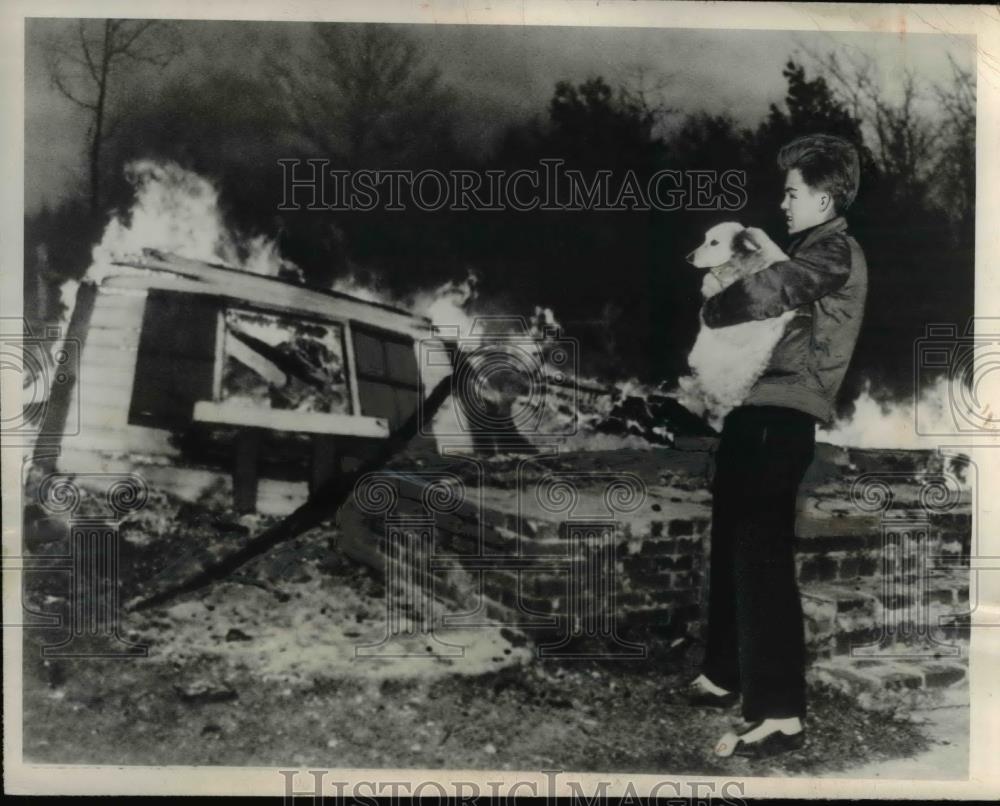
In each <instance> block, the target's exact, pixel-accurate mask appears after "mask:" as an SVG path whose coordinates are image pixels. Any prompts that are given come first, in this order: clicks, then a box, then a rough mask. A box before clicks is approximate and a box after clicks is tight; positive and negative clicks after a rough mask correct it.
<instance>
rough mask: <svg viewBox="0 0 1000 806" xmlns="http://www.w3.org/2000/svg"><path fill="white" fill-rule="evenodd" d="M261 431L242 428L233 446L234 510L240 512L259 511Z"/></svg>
mask: <svg viewBox="0 0 1000 806" xmlns="http://www.w3.org/2000/svg"><path fill="white" fill-rule="evenodd" d="M260 442H261V430H260V429H259V428H241V429H240V430H239V433H238V434H237V435H236V440H235V444H234V446H233V448H234V450H233V508H234V509H235V510H236V511H237V512H239V513H244V512H253V511H255V510H256V509H257V460H258V457H259V456H260Z"/></svg>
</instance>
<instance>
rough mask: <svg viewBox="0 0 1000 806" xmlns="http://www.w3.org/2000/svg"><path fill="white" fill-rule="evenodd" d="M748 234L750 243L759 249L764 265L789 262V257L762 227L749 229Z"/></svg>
mask: <svg viewBox="0 0 1000 806" xmlns="http://www.w3.org/2000/svg"><path fill="white" fill-rule="evenodd" d="M746 232H747V235H748V236H749V238H750V241H751V242H752V243H753V244H754V245H755V246H756V247H757V249H758V253H759V255H760V258H761V260H762V261H763V263H764V265H769V264H771V263H777V262H778V261H779V260H788V255H786V254H785V253H784V252H783V251H782V250H781V247H780V246H778V245H777V244H776V243H775V242H774V241H772V240H771V237H770V236H769V235H768V234H767V233H766V232H764V230H762V229H761V228H760V227H747V229H746Z"/></svg>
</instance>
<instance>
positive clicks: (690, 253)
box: [684, 251, 694, 263]
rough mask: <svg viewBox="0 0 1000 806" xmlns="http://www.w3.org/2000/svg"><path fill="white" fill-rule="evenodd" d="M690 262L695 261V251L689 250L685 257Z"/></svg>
mask: <svg viewBox="0 0 1000 806" xmlns="http://www.w3.org/2000/svg"><path fill="white" fill-rule="evenodd" d="M684 259H685V260H686V261H687V262H688V263H694V252H693V251H691V252H688V253H687V256H686V257H685V258H684Z"/></svg>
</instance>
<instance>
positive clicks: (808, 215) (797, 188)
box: [781, 168, 834, 235]
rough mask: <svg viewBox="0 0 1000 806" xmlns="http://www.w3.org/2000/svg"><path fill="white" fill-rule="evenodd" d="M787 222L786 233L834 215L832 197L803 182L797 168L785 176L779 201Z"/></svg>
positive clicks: (796, 230) (799, 229)
mask: <svg viewBox="0 0 1000 806" xmlns="http://www.w3.org/2000/svg"><path fill="white" fill-rule="evenodd" d="M781 209H782V210H783V211H784V213H785V222H786V223H787V224H788V234H789V235H794V234H795V233H796V232H801V231H802V230H805V229H809V227H815V226H816V225H817V224H822V223H823V222H824V221H829V220H830V219H831V218H833V217H834V209H833V199H832V198H831V196H830V194H829V193H827V192H826V191H825V190H820V189H818V188H814V187H810V186H809V185H807V184H806V183H805V180H804V179H803V178H802V174H801V173H799V169H798V168H792V169H791V170H790V171H789V172H788V175H787V176H786V177H785V198H784V200H783V201H782V202H781Z"/></svg>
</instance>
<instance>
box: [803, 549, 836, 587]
mask: <svg viewBox="0 0 1000 806" xmlns="http://www.w3.org/2000/svg"><path fill="white" fill-rule="evenodd" d="M836 575H837V563H836V561H835V560H833V559H831V558H830V557H827V556H824V555H822V554H820V555H816V556H809V557H806V558H805V559H804V560H802V564H801V566H800V568H799V581H800V582H812V581H814V580H818V581H821V582H823V581H826V580H830V579H833V578H834V577H835V576H836Z"/></svg>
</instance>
